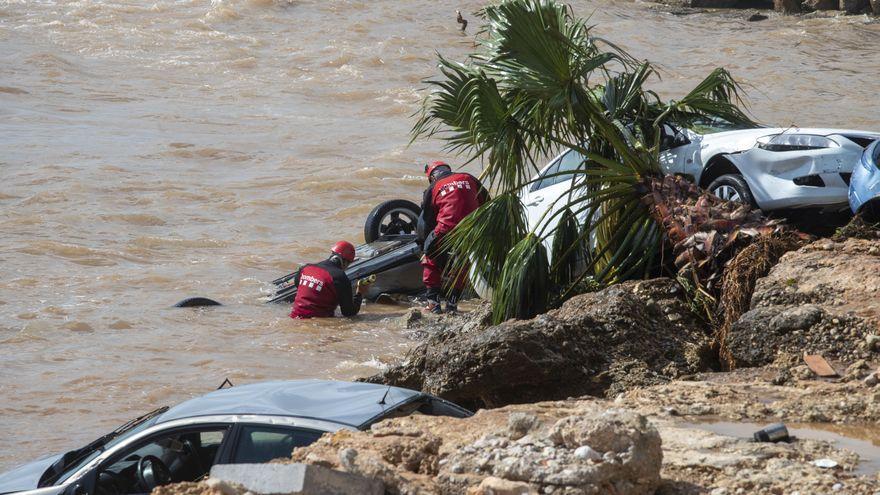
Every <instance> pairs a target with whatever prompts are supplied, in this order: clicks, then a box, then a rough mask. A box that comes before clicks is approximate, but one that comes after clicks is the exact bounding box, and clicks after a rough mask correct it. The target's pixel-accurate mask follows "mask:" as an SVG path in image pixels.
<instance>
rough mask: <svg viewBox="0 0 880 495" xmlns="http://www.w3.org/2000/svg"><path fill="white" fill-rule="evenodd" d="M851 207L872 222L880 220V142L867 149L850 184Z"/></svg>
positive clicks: (854, 170) (855, 169)
mask: <svg viewBox="0 0 880 495" xmlns="http://www.w3.org/2000/svg"><path fill="white" fill-rule="evenodd" d="M849 207H850V208H851V209H852V211H853V213H855V214H857V215H862V216H863V217H865V218H868V219H869V220H871V221H877V220H880V141H874V143H873V144H871V145H870V146H868V147H867V148H865V152H864V153H862V158H861V160H859V164H858V165H856V167H855V168H854V169H853V174H852V178H851V179H850V183H849Z"/></svg>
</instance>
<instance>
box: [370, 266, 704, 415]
mask: <svg viewBox="0 0 880 495" xmlns="http://www.w3.org/2000/svg"><path fill="white" fill-rule="evenodd" d="M709 342H710V336H709V333H708V331H707V327H706V325H705V324H704V323H702V322H701V321H699V319H698V318H696V317H695V316H694V315H693V313H692V312H691V311H690V308H689V307H688V304H687V298H686V296H685V294H684V291H683V290H682V289H681V287H680V286H679V285H678V284H677V283H675V282H674V281H672V280H669V279H655V280H648V281H643V282H627V283H623V284H619V285H615V286H613V287H609V288H607V289H605V290H602V291H599V292H595V293H591V294H583V295H580V296H577V297H574V298H572V299H571V300H569V301H568V302H566V303H565V304H564V305H563V306H562V307H561V308H559V309H557V310H554V311H550V312H548V313H546V314H543V315H540V316H538V317H536V318H534V319H532V320H527V321H515V320H511V321H508V322H505V323H502V324H501V325H496V326H489V327H486V326H485V325H483V326H481V325H473V324H465V325H451V326H448V327H446V328H444V329H443V330H442V331H439V332H435V333H431V334H430V335H429V336H428V338H427V339H426V340H425V342H424V343H422V344H421V345H419V346H417V347H416V348H414V349H413V350H412V351H410V352H409V353H407V355H406V357H405V358H404V360H403V362H402V363H401V364H400V365H397V366H394V367H392V368H390V369H389V370H387V371H385V372H384V373H382V374H380V375H376V376H373V377H370V378H368V379H367V380H368V381H372V382H377V383H386V384H389V385H397V386H402V387H408V388H414V389H420V390H423V391H425V392H430V393H433V394H436V395H439V396H441V397H444V398H447V399H449V400H452V401H455V402H458V403H461V404H463V405H466V406H469V407H471V408H474V409H476V408H480V407H497V406H501V405H505V404H511V403H523V402H535V401H539V400H548V399H564V398H567V397H577V396H581V395H594V396H604V395H614V394H616V393H618V392H620V391H623V390H626V389H628V388H631V387H634V386H647V385H653V384H657V383H665V382H667V381H669V380H670V379H673V378H676V377H678V376H681V375H684V374H691V373H695V372H697V371H700V370H703V369H706V368H707V367H708V366H709V365H710V364H711V363H710V362H709V359H710V358H709Z"/></svg>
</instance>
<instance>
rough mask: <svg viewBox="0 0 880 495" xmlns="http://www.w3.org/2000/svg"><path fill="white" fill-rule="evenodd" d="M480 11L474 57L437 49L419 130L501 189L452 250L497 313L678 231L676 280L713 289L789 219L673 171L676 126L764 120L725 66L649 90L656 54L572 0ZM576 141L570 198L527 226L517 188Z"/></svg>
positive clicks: (647, 266)
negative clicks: (620, 43)
mask: <svg viewBox="0 0 880 495" xmlns="http://www.w3.org/2000/svg"><path fill="white" fill-rule="evenodd" d="M480 15H481V17H482V18H483V19H484V20H485V22H486V26H485V28H484V29H483V30H482V31H481V34H480V35H479V36H478V40H477V45H476V51H475V53H473V54H471V55H470V57H469V59H468V60H467V61H466V62H465V63H460V62H454V61H450V60H447V59H446V58H443V57H442V56H440V57H439V69H440V75H441V77H439V78H437V79H434V80H430V81H427V83H428V84H429V85H430V86H431V87H432V89H433V91H432V93H431V94H430V95H429V96H428V97H427V98H426V99H425V101H424V103H423V107H422V111H421V112H420V114H419V115H418V120H417V122H416V124H415V126H414V127H413V131H412V134H413V139H416V138H418V137H430V136H437V137H440V138H441V139H443V140H445V141H446V147H447V149H448V150H449V151H451V152H454V153H457V154H459V155H461V156H464V157H465V160H466V162H471V161H474V160H479V161H480V162H481V163H482V165H483V171H482V175H481V178H482V180H483V181H484V182H486V183H487V184H488V185H489V187H490V189H491V190H492V191H493V192H494V193H495V194H494V198H493V199H492V200H491V201H490V202H488V203H487V204H485V205H484V206H483V207H481V208H480V209H479V210H477V211H475V212H474V213H473V214H471V215H470V216H468V217H467V218H466V219H465V220H464V221H462V222H461V224H459V226H458V227H457V228H456V229H455V230H454V231H453V232H452V233H451V234H450V235H449V236H448V237H447V246H448V247H449V249H451V250H452V251H453V252H454V253H455V257H454V258H455V259H457V260H458V262H457V263H455V264H454V265H453V266H452V270H461V269H464V267H465V265H466V264H467V262H468V261H473V262H474V263H473V264H474V269H475V271H476V273H477V274H478V275H479V276H481V277H482V278H483V279H484V280H485V282H486V283H487V284H488V285H489V286H491V287H492V288H493V289H494V296H493V314H494V318H495V319H496V321H499V322H500V321H502V320H504V319H507V318H509V317H518V318H525V317H531V316H533V315H535V314H537V313H538V312H541V311H543V310H544V309H546V307H547V305H548V303H549V302H550V298H551V294H555V295H556V297H557V299H556V300H557V301H558V300H563V299H564V298H565V297H567V296H569V295H570V294H572V293H573V292H575V291H576V290H577V288H578V287H580V286H582V283H583V281H584V278H585V277H588V278H589V279H590V280H591V281H593V282H594V283H597V284H600V285H604V284H609V283H614V282H617V281H620V280H624V279H627V278H632V277H639V276H645V275H647V274H649V273H650V272H651V270H652V269H653V268H654V267H655V266H656V260H657V258H658V256H659V255H660V253H661V251H662V248H663V245H664V242H667V241H668V243H669V244H670V245H671V246H672V252H673V255H674V256H675V266H676V268H677V269H678V271H679V276H680V277H684V278H687V279H688V280H691V281H692V282H693V287H695V288H697V290H698V291H701V292H702V293H703V294H704V295H706V296H707V297H709V298H711V297H712V296H713V291H714V285H713V283H714V282H715V279H716V278H717V275H718V274H719V272H720V269H721V267H722V266H723V261H724V259H726V258H727V257H729V256H730V255H732V252H733V251H735V249H736V248H737V246H741V245H742V244H743V243H744V242H747V240H748V239H749V238H751V237H754V236H756V235H758V234H760V233H763V232H766V231H768V230H773V229H776V228H778V226H776V225H775V224H772V223H768V222H767V221H766V220H765V219H764V218H763V217H762V216H761V214H760V212H757V211H750V210H749V208H748V206H746V205H740V204H725V203H724V202H722V201H721V200H719V199H717V198H715V197H714V196H711V195H708V194H706V193H703V192H701V191H699V190H698V189H697V188H696V187H695V186H694V185H692V184H690V183H688V182H687V181H686V180H684V179H682V178H678V177H671V176H668V177H665V178H664V177H662V173H661V168H660V163H659V154H660V149H661V144H662V143H661V137H662V133H661V131H660V129H661V126H663V125H664V124H665V123H673V124H676V125H678V126H685V127H687V126H693V125H695V124H697V123H699V122H706V121H713V120H723V121H725V122H729V123H732V124H736V125H739V126H755V125H756V124H755V123H754V122H753V121H752V120H751V119H750V118H749V117H748V116H747V115H746V114H745V113H744V112H743V111H742V110H741V109H740V106H742V105H743V101H742V99H741V97H740V86H739V85H738V84H737V83H736V82H735V81H734V80H733V78H732V77H731V76H730V74H729V73H728V72H727V71H726V70H724V69H720V68H719V69H716V70H714V71H713V72H712V73H710V74H709V75H708V76H707V77H706V78H705V79H704V80H703V81H702V82H701V83H700V84H698V85H697V86H696V87H695V88H694V89H693V90H691V91H690V92H689V93H688V94H687V95H685V96H684V97H683V98H681V99H679V100H674V101H668V102H663V101H661V100H660V98H659V97H658V95H657V94H655V93H654V92H652V91H650V90H647V89H645V84H646V83H647V82H648V81H649V80H650V79H651V78H653V77H657V73H656V71H655V70H654V68H653V67H652V65H651V64H650V63H649V62H645V61H638V60H635V59H634V58H633V57H632V56H630V55H629V54H627V53H626V52H625V51H624V50H622V49H621V48H619V47H617V46H615V45H614V44H612V43H610V42H608V41H605V40H602V39H600V38H597V37H595V36H593V35H592V33H591V28H590V27H589V26H588V25H587V24H586V23H585V22H584V21H583V20H581V19H577V18H575V17H574V16H573V14H572V12H571V10H570V9H569V8H568V7H567V6H566V5H564V4H561V3H557V2H555V1H552V0H506V1H503V2H501V3H500V4H497V5H493V6H490V7H487V8H485V9H484V10H483V11H481V12H480ZM566 148H569V149H572V150H575V151H576V152H578V153H579V154H580V155H581V157H582V161H581V163H580V166H579V167H577V169H576V170H573V171H566V172H559V173H558V174H557V175H559V176H564V177H565V178H566V179H569V184H570V185H569V191H568V194H565V195H563V197H562V199H561V200H560V201H565V204H564V205H558V206H560V207H559V208H555V209H554V210H555V213H548V214H547V215H545V216H547V218H544V219H543V220H542V221H541V222H540V224H539V225H538V226H537V227H534V228H533V229H532V230H531V231H530V230H529V229H528V226H527V223H526V221H525V214H524V209H523V205H522V203H521V202H520V200H519V195H518V194H519V192H520V191H521V190H522V188H523V187H526V186H528V185H529V184H530V178H531V177H532V176H533V175H534V174H535V172H537V171H538V163H540V161H541V160H542V157H545V156H550V155H552V154H554V153H555V152H558V151H560V150H562V149H566ZM555 215H559V216H560V218H559V221H556V219H555V218H551V217H552V216H555ZM551 220H553V221H551ZM551 226H552V227H551ZM550 237H552V238H553V242H552V252H551V253H549V256H548V253H547V250H546V247H545V242H544V241H548V240H549V238H550ZM725 255H726V256H725ZM548 259H549V260H552V263H549V262H548Z"/></svg>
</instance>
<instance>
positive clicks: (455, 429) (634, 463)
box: [291, 400, 663, 495]
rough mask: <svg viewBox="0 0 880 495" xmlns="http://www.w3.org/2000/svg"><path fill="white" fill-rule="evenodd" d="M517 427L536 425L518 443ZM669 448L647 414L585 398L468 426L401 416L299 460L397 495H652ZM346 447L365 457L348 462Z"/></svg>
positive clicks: (324, 440)
mask: <svg viewBox="0 0 880 495" xmlns="http://www.w3.org/2000/svg"><path fill="white" fill-rule="evenodd" d="M511 425H514V428H513V429H515V430H516V431H517V432H520V433H521V432H522V431H524V430H525V426H528V428H529V429H528V431H529V433H528V435H526V436H523V437H520V439H519V440H518V441H511V440H510V439H509V438H508V435H509V432H510V430H511ZM413 431H420V432H422V434H421V435H420V436H413V435H412V434H411V432H413ZM526 440H527V441H526ZM587 445H589V447H587V448H588V449H590V450H592V451H593V452H592V453H589V452H588V451H587V450H586V449H584V448H583V447H584V446H587ZM661 447H662V446H661V440H660V435H659V433H658V432H657V430H656V428H654V426H652V425H651V424H650V423H649V422H648V421H647V419H646V418H645V417H644V416H641V415H639V414H637V413H634V412H633V411H630V410H623V409H617V408H612V409H609V408H608V404H607V403H603V402H600V401H591V400H579V401H562V402H541V403H536V404H529V405H519V406H507V407H503V408H499V409H490V410H481V411H479V412H478V413H477V414H476V415H474V416H473V417H471V418H466V419H454V418H448V417H438V416H423V415H416V416H408V417H402V418H394V419H390V420H386V421H383V422H381V423H379V424H377V425H374V427H373V428H372V429H371V430H370V431H367V432H348V431H346V432H337V433H336V434H333V435H325V436H323V437H321V439H319V440H318V441H317V442H315V443H314V444H312V445H310V446H308V447H304V448H298V449H296V450H295V451H294V452H293V455H292V459H291V460H292V461H293V462H312V463H315V462H317V463H326V464H322V465H327V466H329V467H331V468H333V469H344V470H345V471H347V472H351V473H354V474H358V475H360V476H368V477H375V478H377V479H379V480H381V481H382V482H384V484H385V487H386V490H387V491H388V492H389V493H401V494H403V493H406V494H416V493H427V494H431V493H434V494H439V493H444V494H445V493H470V494H488V493H547V490H553V491H556V490H558V491H559V493H594V494H598V493H616V494H620V495H643V494H644V495H647V494H651V493H654V492H655V490H656V489H657V487H658V486H659V484H660V466H661V463H662V456H663V454H662V448H661ZM348 450H353V451H356V452H357V455H356V456H354V457H353V458H351V459H350V461H349V462H345V463H344V462H343V461H341V459H344V458H346V457H347V456H345V455H343V454H342V452H344V451H348ZM585 452H587V453H586V454H585ZM600 452H601V455H600ZM348 457H350V456H348Z"/></svg>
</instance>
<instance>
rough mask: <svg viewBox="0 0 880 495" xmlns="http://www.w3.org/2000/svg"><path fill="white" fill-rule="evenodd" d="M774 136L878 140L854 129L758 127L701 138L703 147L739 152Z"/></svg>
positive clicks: (871, 133)
mask: <svg viewBox="0 0 880 495" xmlns="http://www.w3.org/2000/svg"><path fill="white" fill-rule="evenodd" d="M774 134H812V135H816V136H831V135H835V134H841V135H844V136H847V135H852V136H865V137H873V138H878V139H880V133H877V132H869V131H859V130H855V129H831V128H824V127H758V128H756V129H740V130H736V131H724V132H716V133H712V134H705V135H703V136H702V143H703V147H704V148H705V147H706V146H719V147H724V148H728V149H730V150H731V151H741V150H745V149H748V148H751V147H753V146H754V145H755V141H756V140H757V139H758V138H760V137H763V136H771V135H774Z"/></svg>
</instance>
